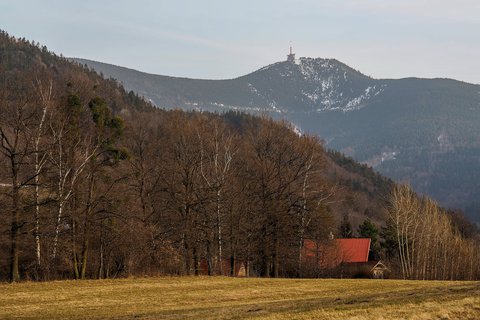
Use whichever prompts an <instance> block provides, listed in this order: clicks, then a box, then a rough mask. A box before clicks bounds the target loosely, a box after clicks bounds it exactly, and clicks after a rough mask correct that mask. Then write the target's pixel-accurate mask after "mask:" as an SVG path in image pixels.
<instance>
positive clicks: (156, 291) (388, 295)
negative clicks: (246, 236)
mask: <svg viewBox="0 0 480 320" xmlns="http://www.w3.org/2000/svg"><path fill="white" fill-rule="evenodd" d="M20 318H28V319H107V318H114V319H189V318H190V319H245V318H252V319H357V320H360V319H362V320H363V319H480V283H478V282H440V281H428V282H427V281H398V280H332V279H328V280H323V279H322V280H297V279H256V278H250V279H240V278H225V277H213V278H208V277H197V278H194V277H161V278H141V279H135V278H133V279H121V280H102V281H56V282H47V283H20V284H1V285H0V319H20Z"/></svg>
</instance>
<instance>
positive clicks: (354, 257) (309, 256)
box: [303, 238, 388, 278]
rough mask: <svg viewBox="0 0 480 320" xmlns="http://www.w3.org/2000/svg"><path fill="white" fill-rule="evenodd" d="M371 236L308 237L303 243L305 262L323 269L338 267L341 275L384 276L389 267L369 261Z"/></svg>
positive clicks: (378, 262)
mask: <svg viewBox="0 0 480 320" xmlns="http://www.w3.org/2000/svg"><path fill="white" fill-rule="evenodd" d="M370 245H371V239H370V238H347V239H332V240H328V241H315V240H310V239H306V240H305V241H304V245H303V257H304V262H305V263H306V264H309V265H317V266H319V267H320V268H323V269H331V270H333V269H338V270H339V272H340V276H349V277H350V276H351V277H355V276H360V274H362V276H370V277H374V278H383V277H384V271H386V270H388V269H387V267H385V265H384V264H383V263H381V262H380V261H369V260H368V256H369V253H370Z"/></svg>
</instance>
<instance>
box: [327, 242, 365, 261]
mask: <svg viewBox="0 0 480 320" xmlns="http://www.w3.org/2000/svg"><path fill="white" fill-rule="evenodd" d="M370 241H371V240H370V239H369V238H365V239H335V242H336V245H337V247H338V249H337V250H338V253H339V254H340V257H341V259H342V262H367V261H368V253H369V251H370Z"/></svg>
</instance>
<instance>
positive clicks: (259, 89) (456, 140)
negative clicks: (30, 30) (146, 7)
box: [75, 58, 480, 222]
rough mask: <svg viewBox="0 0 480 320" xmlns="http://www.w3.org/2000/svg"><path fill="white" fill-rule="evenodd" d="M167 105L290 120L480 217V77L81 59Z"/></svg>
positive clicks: (319, 64)
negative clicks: (128, 64)
mask: <svg viewBox="0 0 480 320" xmlns="http://www.w3.org/2000/svg"><path fill="white" fill-rule="evenodd" d="M75 61H78V62H80V63H82V64H86V65H88V66H89V67H91V68H94V69H95V70H97V71H98V72H102V73H103V74H105V75H106V76H109V77H113V78H116V79H118V81H120V82H122V83H123V84H124V85H125V87H126V88H128V89H129V90H134V91H135V92H137V93H138V94H140V95H142V96H144V97H146V98H147V99H149V100H150V101H152V102H153V103H154V104H155V105H157V106H159V107H162V108H183V109H185V110H195V109H196V110H209V111H218V112H225V111H228V110H239V111H243V112H249V113H253V114H263V113H267V114H269V115H270V116H272V117H276V118H278V119H287V120H288V121H290V122H292V123H295V125H296V126H297V127H298V128H299V129H300V130H301V131H303V132H309V133H312V134H318V135H319V136H321V137H322V138H323V139H324V140H325V141H326V143H327V146H328V147H329V148H333V149H335V150H337V151H341V152H343V153H345V154H347V155H349V156H351V157H353V158H354V159H355V160H356V161H359V162H361V163H366V164H368V165H369V166H372V167H374V168H375V170H377V171H378V172H380V173H382V174H383V175H384V176H387V177H389V178H391V179H393V180H394V181H397V182H405V181H408V182H409V183H411V185H412V186H413V188H414V190H415V191H417V192H419V193H421V194H426V195H428V196H430V197H432V198H434V199H436V200H437V201H439V202H440V203H441V204H442V205H444V206H447V207H450V208H458V209H462V210H463V211H465V212H466V213H467V215H468V216H469V217H470V218H471V219H473V220H474V221H477V222H480V202H479V201H478V197H477V195H478V193H479V192H480V189H479V184H478V180H479V179H480V176H479V172H480V138H479V137H480V129H479V128H480V127H479V126H478V123H479V122H480V86H479V85H475V84H469V83H465V82H461V81H456V80H452V79H418V78H405V79H398V80H396V79H373V78H370V77H368V76H366V75H364V74H362V73H360V72H359V71H356V70H354V69H352V68H350V67H349V66H347V65H345V64H343V63H341V62H339V61H337V60H335V59H322V58H300V59H296V60H293V61H281V62H277V63H274V64H271V65H268V66H266V67H264V68H261V69H260V70H257V71H255V72H252V73H250V74H247V75H245V76H241V77H238V78H235V79H229V80H201V79H186V78H175V77H167V76H159V75H151V74H145V73H142V72H138V71H135V70H131V69H127V68H122V67H118V66H113V65H109V64H105V63H99V62H95V61H89V60H82V59H75Z"/></svg>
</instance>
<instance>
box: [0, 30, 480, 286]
mask: <svg viewBox="0 0 480 320" xmlns="http://www.w3.org/2000/svg"><path fill="white" fill-rule="evenodd" d="M0 115H1V116H0V217H1V220H0V221H1V224H0V252H1V255H0V278H1V279H2V280H7V279H8V280H10V281H18V280H21V279H38V280H45V279H65V278H74V279H85V278H111V277H123V276H129V275H155V274H198V273H199V272H200V271H201V270H200V265H205V266H206V269H207V273H208V274H209V275H214V274H227V273H228V272H227V269H229V268H228V266H234V265H235V262H236V261H241V262H243V263H245V265H246V269H247V272H248V273H249V274H250V275H252V276H266V277H269V276H270V277H279V276H307V275H308V276H321V275H323V274H325V270H321V268H319V266H318V265H315V266H308V265H305V264H304V263H302V262H303V261H302V258H301V252H302V245H303V240H304V239H307V238H308V239H314V240H316V241H322V242H328V238H329V235H330V234H333V235H335V236H337V237H341V236H345V237H346V236H349V237H351V236H357V235H361V236H365V234H362V230H365V229H364V228H363V229H362V228H361V227H360V228H359V229H358V230H357V226H359V225H360V226H361V225H363V226H366V225H368V226H373V228H370V229H369V232H373V233H371V234H372V236H375V237H376V241H377V242H376V244H377V246H376V247H374V249H375V250H376V254H377V255H378V256H380V257H382V258H385V259H387V260H388V261H391V267H392V270H393V271H394V272H398V273H396V275H398V276H400V275H402V274H403V275H404V276H405V277H411V278H413V277H414V278H422V274H420V275H419V276H416V275H412V273H411V272H410V273H408V272H407V271H409V269H406V268H405V267H404V264H407V263H408V266H409V267H410V266H411V264H413V263H422V265H425V266H428V268H430V266H431V265H433V264H434V262H436V261H437V260H435V259H437V258H438V259H439V257H440V256H438V255H432V256H429V255H422V256H421V258H422V259H423V260H419V259H420V258H418V259H417V258H416V256H415V258H414V257H412V256H411V254H412V253H411V252H410V251H408V250H407V251H404V250H403V248H404V247H405V243H407V242H409V241H411V239H417V238H415V237H417V236H418V234H417V233H409V232H410V229H408V228H407V229H406V230H407V231H405V230H403V229H400V226H401V223H404V222H405V221H407V220H408V219H410V218H411V217H410V216H407V215H402V213H403V212H404V211H403V209H398V208H403V207H402V205H404V202H401V203H400V202H398V206H396V207H394V204H397V202H395V201H396V200H395V198H390V195H391V194H392V190H394V189H395V188H394V185H393V183H392V182H391V181H390V180H388V179H385V178H383V177H381V176H380V175H378V174H376V173H374V172H373V171H372V170H371V169H370V168H368V167H367V166H366V165H362V166H361V165H358V164H356V163H355V162H354V161H353V160H351V159H348V158H345V157H344V156H342V155H341V154H339V153H336V152H329V151H326V150H325V149H324V147H323V143H322V141H320V140H319V139H318V138H316V137H314V136H309V135H299V134H298V133H296V132H295V130H294V128H292V127H291V125H289V124H288V123H285V122H276V121H274V120H271V119H269V118H257V117H253V116H250V115H245V114H241V113H234V112H230V113H226V114H222V115H218V114H211V113H200V112H184V111H179V110H177V111H165V110H160V109H156V108H154V107H153V106H152V105H150V104H149V103H148V102H145V101H144V100H143V99H142V98H140V97H138V96H137V95H136V94H134V93H132V92H130V93H127V92H125V91H124V89H123V88H122V87H121V86H120V85H119V84H118V83H117V82H115V81H114V80H104V79H102V78H101V77H100V76H99V75H97V74H96V73H95V72H93V71H88V70H86V69H84V68H83V67H81V66H79V65H75V64H73V63H71V62H69V61H68V60H66V59H64V58H63V57H59V56H56V55H54V54H53V53H51V52H49V51H48V50H47V49H46V48H45V47H41V46H40V45H39V44H36V43H31V42H29V41H27V40H25V39H16V38H13V37H10V36H9V35H8V34H6V33H5V32H2V33H1V35H0ZM408 196H409V197H410V198H408V197H407V198H408V199H416V200H418V201H420V202H419V204H418V205H417V206H416V207H415V208H417V209H418V210H419V212H423V211H422V210H423V209H422V208H423V207H422V205H421V203H422V201H426V200H420V199H418V197H416V195H414V194H413V193H412V194H408ZM402 199H403V198H402ZM412 201H413V200H412ZM406 203H407V205H408V203H409V202H408V201H407V202H406ZM429 203H430V202H429ZM393 208H396V209H395V210H396V211H395V210H394V209H393ZM429 208H430V209H429V210H431V211H432V210H433V209H431V208H436V209H435V210H437V211H435V210H433V211H435V212H436V213H435V214H437V215H438V216H440V217H442V219H443V220H441V221H442V224H438V225H437V224H431V225H432V226H438V229H435V230H437V231H438V232H439V233H441V234H442V235H443V237H442V239H443V240H442V242H439V244H438V246H437V249H438V250H443V249H447V248H448V251H445V252H448V254H449V260H448V261H449V262H451V261H455V262H456V264H455V265H450V264H449V265H448V266H447V265H446V264H442V265H438V266H437V267H436V268H438V269H439V270H441V272H440V271H439V272H438V273H429V272H428V270H426V269H425V270H426V271H425V272H424V273H423V277H424V278H442V279H447V278H448V279H460V278H463V279H466V278H468V279H474V278H477V277H478V276H479V265H478V263H477V262H475V263H474V262H472V261H478V259H477V260H475V259H476V257H478V248H477V244H476V243H475V240H474V239H473V238H474V237H475V233H472V234H468V235H466V234H462V233H461V228H460V227H459V226H460V224H457V225H452V223H451V222H452V218H449V217H448V216H447V215H446V214H445V213H444V212H443V211H442V210H441V209H440V208H438V207H437V206H436V205H434V204H432V205H431V207H429ZM397 209H398V210H397ZM433 211H432V212H433ZM408 212H412V210H409V211H408ZM429 212H430V211H429ZM419 214H421V213H419ZM394 217H396V220H395V219H393V218H394ZM412 217H413V216H412ZM452 217H453V216H452ZM366 218H368V219H369V220H366V221H364V220H365V219H366ZM404 218H405V219H406V220H403V219H404ZM413 218H415V219H416V220H415V221H418V216H414V217H413ZM413 218H412V219H413ZM435 219H436V218H433V220H435ZM460 220H461V219H459V218H455V220H453V221H460ZM412 221H413V220H412ZM405 223H406V222H405ZM407 225H408V227H410V226H412V225H415V226H417V227H418V226H419V224H411V223H407ZM382 226H383V227H384V228H383V229H382V231H381V232H380V228H381V227H382ZM372 229H373V230H374V231H372ZM404 229H405V228H404ZM375 230H376V231H375ZM400 230H402V232H403V233H399V232H400ZM415 230H417V229H415ZM404 231H405V232H404ZM437 231H432V233H431V234H434V232H437ZM467 237H468V238H469V239H468V240H467V239H466V238H467ZM399 239H400V240H401V241H400V240H399ZM405 241H406V242H405ZM417 243H421V244H422V245H423V244H425V246H423V247H421V248H418V250H416V251H415V253H416V254H418V252H422V253H423V252H425V250H428V249H429V248H428V247H427V246H426V245H427V244H428V243H426V242H421V241H420V240H419V241H418V242H417ZM459 248H462V250H457V249H459ZM422 250H423V251H422ZM432 252H435V254H437V251H432ZM442 257H443V256H442ZM457 264H458V265H460V266H462V267H457ZM463 266H468V268H466V267H465V268H464V267H463ZM425 268H427V267H425Z"/></svg>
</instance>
